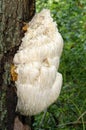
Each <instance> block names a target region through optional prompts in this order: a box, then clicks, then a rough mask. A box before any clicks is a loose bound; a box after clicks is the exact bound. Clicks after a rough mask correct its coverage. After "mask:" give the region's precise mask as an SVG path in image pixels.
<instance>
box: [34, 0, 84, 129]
mask: <svg viewBox="0 0 86 130" xmlns="http://www.w3.org/2000/svg"><path fill="white" fill-rule="evenodd" d="M42 8H48V9H50V11H51V14H52V17H53V18H54V20H55V21H56V22H57V24H58V28H59V31H60V32H61V34H62V36H63V39H64V50H63V53H62V57H61V62H60V68H59V72H61V73H62V74H63V87H62V91H61V94H60V97H59V98H58V100H57V102H55V103H54V104H53V105H51V106H50V107H49V108H48V110H47V113H46V115H44V113H41V114H39V115H37V116H35V123H34V124H33V126H34V129H35V130H85V129H86V1H85V0H37V1H36V10H37V12H39V11H40V10H41V9H42ZM43 116H44V117H43ZM79 117H80V118H79ZM75 121H76V122H75Z"/></svg>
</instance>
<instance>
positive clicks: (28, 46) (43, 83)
mask: <svg viewBox="0 0 86 130" xmlns="http://www.w3.org/2000/svg"><path fill="white" fill-rule="evenodd" d="M62 48H63V40H62V37H61V35H60V33H59V32H58V29H57V25H56V22H53V19H52V17H51V16H50V11H49V10H47V9H43V10H42V11H41V12H40V13H37V14H36V15H35V16H34V17H33V19H32V20H31V22H30V23H29V26H28V29H27V32H26V33H25V36H24V37H23V39H22V43H21V46H20V47H19V50H18V52H17V53H16V54H15V56H14V60H13V62H14V65H15V66H16V70H15V71H16V73H17V74H18V79H17V81H15V84H16V88H17V96H18V103H17V111H19V112H20V113H21V114H23V115H35V114H38V113H40V112H42V111H43V110H44V109H46V108H47V107H48V106H50V105H51V104H52V103H53V102H55V101H56V99H57V97H58V96H59V93H60V90H61V86H62V75H61V74H60V73H59V72H57V71H58V67H59V60H60V56H61V53H62Z"/></svg>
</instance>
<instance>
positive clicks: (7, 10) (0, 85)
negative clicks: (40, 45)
mask: <svg viewBox="0 0 86 130" xmlns="http://www.w3.org/2000/svg"><path fill="white" fill-rule="evenodd" d="M34 13H35V0H0V130H13V129H15V130H25V129H27V130H28V129H29V128H25V126H24V125H23V124H22V128H19V129H18V128H17V126H18V125H19V123H22V122H21V121H20V120H19V115H18V116H17V117H16V113H15V108H16V103H17V96H16V92H15V84H14V83H13V82H12V81H11V75H10V68H11V64H12V61H13V57H14V54H15V53H16V51H17V50H18V47H19V45H20V44H21V38H22V37H23V35H24V32H23V31H22V26H23V22H27V21H30V20H31V18H32V17H33V15H34ZM28 120H29V119H28ZM14 121H15V123H14ZM16 122H17V123H16ZM14 124H15V125H14Z"/></svg>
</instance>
